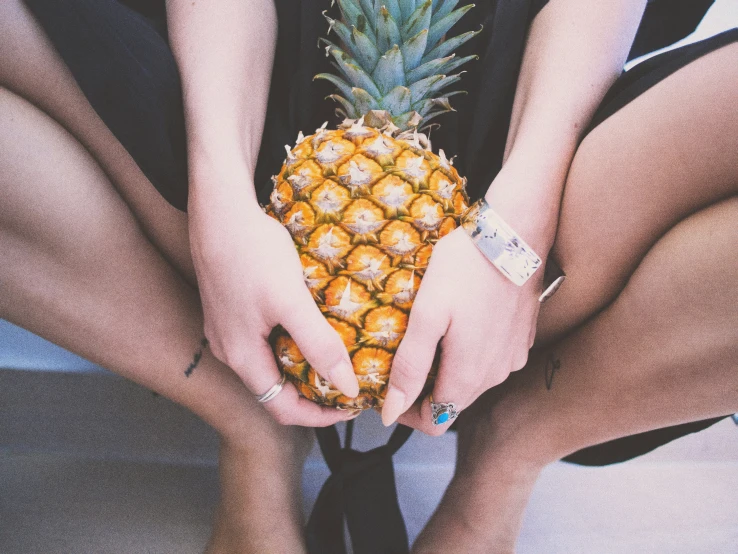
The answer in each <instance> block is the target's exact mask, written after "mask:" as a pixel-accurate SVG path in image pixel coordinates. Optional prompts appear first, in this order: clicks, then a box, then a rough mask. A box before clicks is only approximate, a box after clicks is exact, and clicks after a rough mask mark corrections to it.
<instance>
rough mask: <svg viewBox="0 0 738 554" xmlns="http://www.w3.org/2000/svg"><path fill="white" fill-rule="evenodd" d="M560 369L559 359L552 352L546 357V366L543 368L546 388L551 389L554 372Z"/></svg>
mask: <svg viewBox="0 0 738 554" xmlns="http://www.w3.org/2000/svg"><path fill="white" fill-rule="evenodd" d="M559 369H561V360H559V359H558V358H557V357H556V356H555V355H554V354H553V353H551V355H550V356H549V357H548V358H547V359H546V366H545V368H544V376H545V378H546V388H547V389H548V390H551V387H552V386H553V378H554V374H555V373H556V372H557V371H558V370H559Z"/></svg>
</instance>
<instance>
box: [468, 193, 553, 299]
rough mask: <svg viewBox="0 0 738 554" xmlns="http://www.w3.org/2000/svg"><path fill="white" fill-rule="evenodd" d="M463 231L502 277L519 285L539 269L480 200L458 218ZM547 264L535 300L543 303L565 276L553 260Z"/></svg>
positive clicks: (519, 240)
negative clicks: (542, 281)
mask: <svg viewBox="0 0 738 554" xmlns="http://www.w3.org/2000/svg"><path fill="white" fill-rule="evenodd" d="M461 226H462V227H463V228H464V230H466V232H467V234H468V235H469V236H470V237H471V239H472V241H473V242H474V244H475V245H476V246H477V248H479V250H481V252H482V254H484V256H485V257H486V258H487V259H488V260H489V261H490V262H492V264H493V265H494V266H495V267H496V268H497V269H499V270H500V271H501V272H502V274H503V275H505V277H507V278H508V279H510V280H511V281H512V282H513V283H515V284H516V285H518V286H523V285H524V284H525V283H526V282H527V281H528V279H530V277H531V276H532V275H533V274H534V273H535V272H536V270H537V269H538V268H539V267H540V266H541V258H540V256H539V255H538V254H536V253H535V251H534V250H533V249H532V248H531V247H530V246H529V245H528V244H527V243H526V242H525V241H524V240H523V239H522V238H521V237H520V236H519V235H518V234H517V233H516V232H515V231H514V230H513V229H512V228H511V227H510V226H509V225H508V224H507V223H506V222H505V221H504V220H503V219H502V218H501V217H500V216H499V215H498V214H497V213H496V212H495V211H494V210H493V209H492V208H491V206H490V205H489V204H488V203H487V201H486V200H485V199H484V198H481V199H479V200H477V201H476V202H475V203H474V204H472V205H471V206H470V207H469V209H468V210H467V211H466V212H465V213H464V215H463V216H462V217H461ZM550 261H551V263H547V267H546V272H545V275H544V285H543V287H544V291H543V293H542V294H541V295H540V297H539V298H538V300H539V302H545V301H546V300H547V299H548V298H550V297H551V296H552V295H553V293H554V292H556V290H557V289H558V288H559V286H561V283H562V282H563V281H564V278H565V277H566V275H565V274H564V272H563V271H562V270H561V268H560V267H558V265H556V263H555V262H553V260H550Z"/></svg>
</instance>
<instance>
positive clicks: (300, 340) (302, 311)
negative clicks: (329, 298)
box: [280, 285, 359, 398]
mask: <svg viewBox="0 0 738 554" xmlns="http://www.w3.org/2000/svg"><path fill="white" fill-rule="evenodd" d="M287 305H288V306H289V308H288V309H286V310H284V313H283V314H282V317H281V318H280V323H281V324H282V327H284V328H285V329H286V330H287V332H288V333H289V334H290V336H291V337H292V338H293V339H294V340H295V342H296V343H297V347H298V348H299V349H300V352H302V354H303V356H305V359H306V360H307V361H308V363H309V364H310V365H311V366H312V367H313V368H314V369H315V371H316V372H317V373H318V374H319V375H320V376H321V377H323V378H324V379H327V380H328V381H330V383H332V384H333V385H334V386H335V387H336V388H337V389H338V390H340V391H341V392H342V393H343V394H345V395H346V396H349V397H351V398H355V397H356V396H358V395H359V381H358V380H357V379H356V375H355V374H354V368H353V365H352V364H351V358H350V356H349V353H348V351H347V350H346V345H345V344H344V343H343V340H341V337H340V335H339V334H338V333H337V332H336V330H335V329H334V328H333V327H332V326H331V324H330V323H328V320H327V319H326V318H325V317H324V316H323V314H322V313H321V311H320V308H318V306H317V304H316V303H315V300H313V297H312V295H311V294H310V291H309V290H308V289H307V287H305V286H304V285H302V286H301V287H299V293H298V294H296V295H295V297H294V299H293V300H291V301H290V302H289V303H288V304H287Z"/></svg>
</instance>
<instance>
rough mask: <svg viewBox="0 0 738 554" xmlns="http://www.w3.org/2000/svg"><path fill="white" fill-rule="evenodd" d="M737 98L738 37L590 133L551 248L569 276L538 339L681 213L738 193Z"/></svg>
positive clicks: (583, 314)
mask: <svg viewBox="0 0 738 554" xmlns="http://www.w3.org/2000/svg"><path fill="white" fill-rule="evenodd" d="M737 105H738V43H735V42H734V43H732V44H728V45H727V46H723V47H722V48H719V49H717V50H714V51H712V52H710V53H708V54H705V55H703V56H701V57H699V58H697V59H696V60H694V61H692V62H691V63H689V64H688V65H686V66H684V67H682V68H681V69H679V70H677V71H676V72H674V73H672V74H671V75H669V76H668V77H666V78H665V79H663V80H662V81H660V82H659V83H658V84H656V85H654V86H653V87H652V88H650V89H648V90H647V91H646V92H644V93H643V94H641V95H640V96H638V97H637V98H635V99H634V100H632V101H631V102H630V103H628V104H627V105H625V106H624V107H623V108H621V109H620V110H618V111H617V112H616V113H615V114H613V115H612V116H610V117H609V118H607V119H606V120H604V121H603V122H602V123H600V124H599V125H598V126H597V127H595V128H594V129H593V130H592V131H591V132H590V133H589V134H588V135H587V136H586V138H585V139H584V140H583V141H582V143H581V144H580V146H579V149H578V150H577V153H576V155H575V157H574V160H573V162H572V166H571V169H570V172H569V176H568V178H567V182H566V186H565V190H564V195H563V199H562V205H561V215H560V219H559V227H558V230H557V234H556V239H555V244H554V247H553V250H552V255H553V256H554V257H555V259H557V260H558V261H559V263H560V264H561V266H562V267H563V268H565V270H566V272H567V276H568V277H567V282H566V283H565V284H564V286H563V287H562V288H561V289H560V291H559V292H558V293H557V294H556V295H555V296H554V297H553V298H552V299H551V300H549V301H548V302H547V303H546V304H544V305H543V306H542V308H541V312H540V315H539V320H538V333H537V336H536V346H539V345H542V344H545V343H546V342H548V341H550V340H552V339H555V338H556V337H559V336H561V335H562V334H564V333H566V332H567V331H569V330H571V329H572V328H574V327H575V326H577V325H579V324H581V323H582V322H584V321H585V320H587V319H588V318H590V317H591V316H593V315H594V314H596V313H598V312H599V311H600V310H601V309H602V308H604V307H605V306H606V305H608V304H609V303H610V302H612V300H613V299H614V298H615V297H616V296H617V295H618V293H619V292H620V291H621V290H622V289H623V287H624V286H625V284H626V283H627V281H628V279H629V277H630V275H631V274H632V273H633V271H634V270H635V268H636V267H637V266H638V264H639V263H640V261H641V260H642V259H643V257H644V256H645V254H646V252H648V250H649V249H650V248H651V246H652V245H653V244H654V243H655V242H656V241H657V240H658V239H659V237H661V236H662V235H663V234H664V233H666V232H667V231H668V230H669V229H670V228H671V227H673V226H674V225H676V224H677V223H678V222H679V221H680V220H682V219H684V218H685V217H687V216H688V215H689V214H691V213H693V212H695V211H696V210H698V209H700V208H703V207H705V206H707V205H710V204H712V203H715V202H717V201H718V200H720V199H723V198H726V197H729V196H731V195H735V194H736V193H737V192H738V157H736V155H735V153H736V152H738V110H736V109H735V106H737Z"/></svg>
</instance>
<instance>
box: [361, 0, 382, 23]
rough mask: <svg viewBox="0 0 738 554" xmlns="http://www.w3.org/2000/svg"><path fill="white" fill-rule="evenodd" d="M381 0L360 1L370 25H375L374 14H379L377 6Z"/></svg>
mask: <svg viewBox="0 0 738 554" xmlns="http://www.w3.org/2000/svg"><path fill="white" fill-rule="evenodd" d="M378 1H379V0H360V3H361V9H362V11H363V12H364V15H365V16H366V19H367V21H368V22H369V23H371V24H374V14H375V13H377V10H376V8H375V4H376V3H377V2H378Z"/></svg>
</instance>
